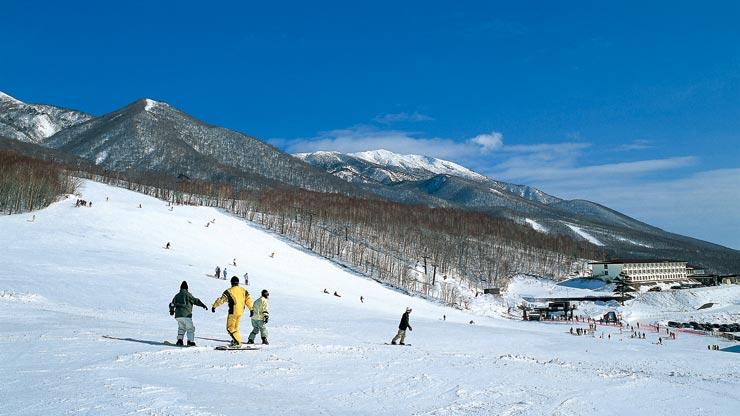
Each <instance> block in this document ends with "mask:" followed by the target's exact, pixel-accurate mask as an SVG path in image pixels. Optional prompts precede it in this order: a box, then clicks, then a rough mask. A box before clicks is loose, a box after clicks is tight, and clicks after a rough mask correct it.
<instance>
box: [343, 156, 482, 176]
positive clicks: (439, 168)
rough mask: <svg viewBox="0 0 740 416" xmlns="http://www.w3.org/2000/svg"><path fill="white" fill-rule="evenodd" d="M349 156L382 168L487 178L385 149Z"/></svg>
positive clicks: (453, 164)
mask: <svg viewBox="0 0 740 416" xmlns="http://www.w3.org/2000/svg"><path fill="white" fill-rule="evenodd" d="M348 155H349V156H353V157H356V158H358V159H362V160H365V161H367V162H370V163H375V164H377V165H381V166H395V167H400V168H405V169H423V170H427V171H430V172H433V173H436V174H447V175H455V176H461V177H464V178H468V179H475V180H485V179H487V178H486V177H485V176H483V175H481V174H479V173H476V172H473V171H472V170H470V169H468V168H466V167H464V166H461V165H458V164H457V163H454V162H450V161H447V160H442V159H437V158H433V157H429V156H423V155H414V154H408V155H402V154H398V153H394V152H391V151H388V150H385V149H379V150H369V151H365V152H357V153H349V154H348Z"/></svg>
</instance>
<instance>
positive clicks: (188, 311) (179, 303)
mask: <svg viewBox="0 0 740 416" xmlns="http://www.w3.org/2000/svg"><path fill="white" fill-rule="evenodd" d="M193 305H196V306H200V307H202V308H203V309H206V310H208V306H206V305H205V304H204V303H203V302H201V301H200V299H198V298H196V297H195V296H193V295H192V294H190V292H189V291H188V282H186V281H184V280H183V281H182V283H181V284H180V292H179V293H178V294H176V295H175V297H174V298H172V302H170V315H174V317H175V319H176V320H177V343H176V344H175V345H182V341H183V338H184V337H185V333H186V332H187V334H188V347H194V346H195V325H193Z"/></svg>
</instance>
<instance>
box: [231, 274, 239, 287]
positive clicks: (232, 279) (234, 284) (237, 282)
mask: <svg viewBox="0 0 740 416" xmlns="http://www.w3.org/2000/svg"><path fill="white" fill-rule="evenodd" d="M238 284H239V278H238V277H236V276H231V285H232V286H236V285H238Z"/></svg>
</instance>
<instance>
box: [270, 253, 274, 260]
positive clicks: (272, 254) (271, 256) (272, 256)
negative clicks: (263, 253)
mask: <svg viewBox="0 0 740 416" xmlns="http://www.w3.org/2000/svg"><path fill="white" fill-rule="evenodd" d="M270 258H271V259H272V258H275V252H274V251H273V252H272V253H271V254H270Z"/></svg>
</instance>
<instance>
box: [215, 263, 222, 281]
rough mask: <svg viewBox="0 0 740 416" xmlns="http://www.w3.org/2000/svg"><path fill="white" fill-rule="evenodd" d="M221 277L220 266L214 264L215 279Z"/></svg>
mask: <svg viewBox="0 0 740 416" xmlns="http://www.w3.org/2000/svg"><path fill="white" fill-rule="evenodd" d="M220 278H221V268H220V267H218V266H216V279H220Z"/></svg>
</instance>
